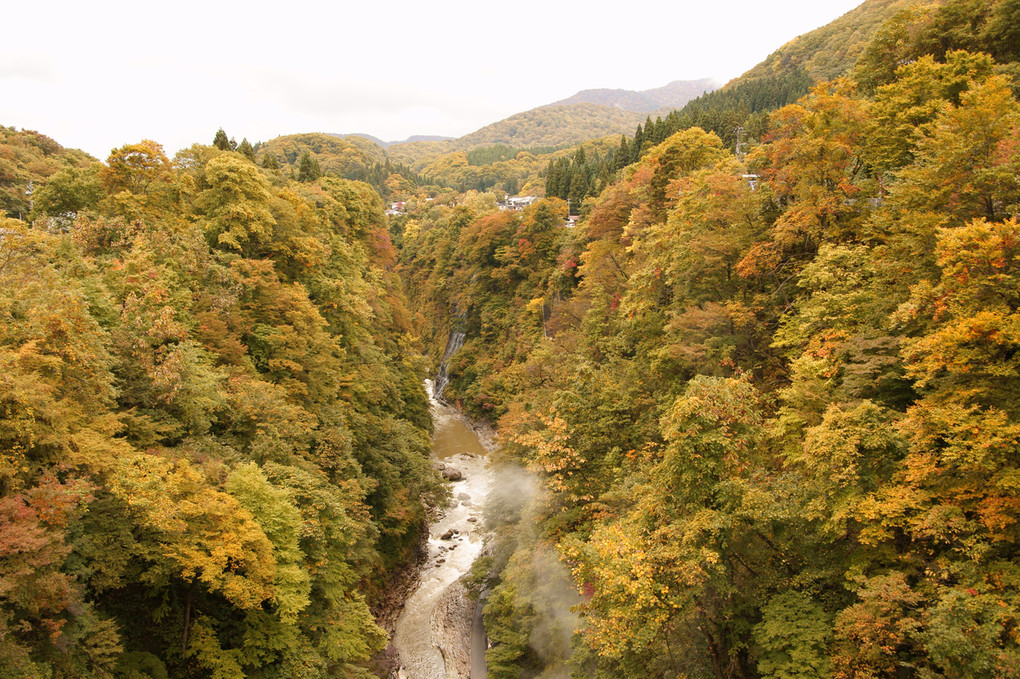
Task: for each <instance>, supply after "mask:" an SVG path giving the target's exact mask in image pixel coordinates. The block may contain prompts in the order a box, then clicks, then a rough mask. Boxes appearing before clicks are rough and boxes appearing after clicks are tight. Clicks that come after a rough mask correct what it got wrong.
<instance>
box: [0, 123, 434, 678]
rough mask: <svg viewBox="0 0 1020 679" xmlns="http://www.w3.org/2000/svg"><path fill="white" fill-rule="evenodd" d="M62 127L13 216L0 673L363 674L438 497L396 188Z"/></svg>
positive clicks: (3, 436)
mask: <svg viewBox="0 0 1020 679" xmlns="http://www.w3.org/2000/svg"><path fill="white" fill-rule="evenodd" d="M7 137H8V139H10V137H11V135H7ZM219 138H220V135H217V139H218V140H219ZM24 139H28V141H30V142H31V141H32V140H34V139H42V140H43V141H44V142H45V141H47V140H46V138H44V137H41V136H32V135H29V134H21V135H15V136H14V140H13V141H14V143H17V142H19V140H24ZM224 139H225V137H224ZM11 143H12V142H11V141H8V144H11ZM50 146H52V147H53V148H50ZM15 148H17V147H16V146H15ZM57 149H59V147H56V145H55V144H50V145H49V146H44V147H42V150H43V152H44V154H45V155H44V157H43V159H42V160H40V161H39V162H38V163H36V164H34V165H31V166H30V168H31V169H32V171H35V172H37V173H38V174H39V175H43V176H46V175H48V182H47V183H46V184H45V185H44V186H41V187H38V188H37V189H36V191H35V192H34V194H33V198H34V210H33V212H32V213H31V216H30V215H28V214H25V215H24V217H25V220H24V221H21V220H17V219H10V218H4V219H3V221H2V223H0V676H4V677H38V678H42V677H67V678H71V677H74V678H84V677H131V678H132V679H138V678H140V677H151V678H153V679H160V678H164V679H165V678H166V677H224V678H227V677H230V678H236V677H244V676H249V677H354V676H367V675H366V671H365V670H364V669H363V666H364V663H365V662H366V661H368V660H369V658H370V657H371V656H372V655H373V654H374V653H376V652H377V651H378V650H379V649H380V648H382V646H383V645H384V644H385V641H386V639H385V633H384V632H383V631H382V630H381V629H380V628H379V627H378V626H377V625H376V623H375V620H374V619H373V616H372V614H371V613H370V610H369V603H370V602H372V601H374V600H375V599H376V598H377V597H378V595H379V593H380V591H381V589H382V588H383V586H384V584H385V582H386V579H387V578H388V577H389V575H390V574H391V573H392V572H393V571H394V570H395V569H396V568H397V567H398V566H400V565H402V564H404V563H406V562H407V561H408V559H409V558H410V557H411V555H413V553H414V552H415V550H416V548H417V543H418V540H419V537H420V531H421V529H422V525H423V517H424V512H425V506H424V503H427V502H430V501H436V500H438V499H440V498H441V496H442V491H441V487H440V486H439V484H438V482H437V479H436V478H435V473H434V471H433V470H432V468H431V467H430V466H429V464H428V462H427V454H428V447H429V433H430V429H431V421H430V417H429V412H428V404H427V400H426V396H425V393H424V390H423V388H422V384H421V376H422V365H421V364H420V359H419V357H418V353H417V351H416V349H415V343H414V341H413V336H412V327H411V315H410V313H409V312H408V309H407V307H406V303H405V300H404V297H403V294H402V292H401V288H400V283H399V280H398V279H397V278H396V276H395V274H394V273H393V265H394V263H395V252H394V250H393V247H392V245H391V244H390V241H389V238H388V236H387V232H386V218H385V215H384V214H383V210H382V204H381V201H380V199H379V197H378V195H377V194H376V193H375V192H374V191H372V189H371V188H369V187H368V186H367V185H365V184H361V183H358V182H352V181H348V180H345V179H341V178H338V177H335V176H330V177H324V178H322V179H319V180H316V181H306V182H302V183H299V182H292V181H290V180H288V179H286V178H284V176H283V175H281V173H279V172H277V171H275V170H263V169H260V168H259V167H257V166H256V165H255V164H254V163H253V162H252V161H251V160H250V159H249V158H248V157H246V156H245V154H244V153H242V152H240V151H230V150H226V151H224V150H220V149H217V148H215V147H211V146H194V147H192V148H191V149H188V150H186V151H184V152H182V153H180V154H179V155H178V156H177V157H176V158H175V159H173V160H170V159H169V158H167V157H166V156H165V155H164V153H163V151H162V149H161V148H160V146H159V145H158V144H156V143H154V142H151V141H142V142H139V143H137V144H131V145H127V146H124V147H122V148H119V149H115V150H114V151H113V153H112V154H111V155H110V157H109V158H108V159H107V160H106V162H105V163H102V164H100V163H95V162H93V163H91V164H85V165H83V164H82V163H81V162H80V159H79V158H77V157H76V156H73V155H72V156H71V159H72V160H73V161H74V162H64V163H62V164H63V165H64V167H63V169H58V170H57V171H56V172H52V171H51V168H50V166H49V165H46V166H45V167H44V165H43V164H44V163H50V164H53V165H57V166H58V168H59V165H60V163H58V161H59V159H60V158H61V156H60V155H59V154H58V152H57ZM49 158H55V159H56V160H48V159H49ZM29 217H31V222H30V221H28V220H29ZM430 498H431V499H432V500H430Z"/></svg>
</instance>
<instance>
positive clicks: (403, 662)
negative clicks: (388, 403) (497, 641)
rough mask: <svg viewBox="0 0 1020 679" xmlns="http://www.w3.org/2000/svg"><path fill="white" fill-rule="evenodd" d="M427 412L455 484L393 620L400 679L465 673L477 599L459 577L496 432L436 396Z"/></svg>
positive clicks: (437, 451)
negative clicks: (415, 582)
mask: <svg viewBox="0 0 1020 679" xmlns="http://www.w3.org/2000/svg"><path fill="white" fill-rule="evenodd" d="M432 416H433V421H434V423H435V434H434V436H433V449H432V451H433V452H432V456H433V459H434V461H435V463H436V464H437V465H440V471H441V472H443V475H444V477H446V478H447V479H448V480H450V483H452V485H453V488H452V491H453V500H452V502H451V503H450V506H449V507H448V508H446V509H445V510H444V511H443V512H442V513H441V514H440V515H439V516H438V517H437V518H436V520H435V521H433V522H432V524H431V525H430V526H429V538H428V541H427V543H426V544H425V549H426V554H425V555H424V559H423V561H422V564H421V567H420V571H419V573H420V575H419V578H418V585H417V587H416V589H415V590H414V591H413V592H412V593H411V595H410V596H409V597H408V598H407V600H406V602H405V604H404V608H403V611H402V612H401V613H400V616H399V618H398V619H397V621H396V625H395V631H394V634H393V643H392V648H393V650H394V651H395V652H396V655H397V658H398V662H399V669H398V670H397V672H396V676H397V677H400V678H401V679H447V678H449V679H468V678H469V677H470V676H471V669H470V650H471V634H472V621H473V618H474V613H475V602H474V600H473V599H472V598H471V597H470V596H469V595H468V593H467V591H466V590H465V588H464V587H463V585H462V584H461V583H460V582H459V580H460V578H461V577H463V576H464V575H465V574H466V573H467V572H468V571H470V569H471V565H472V564H473V563H474V561H475V559H476V558H477V557H478V555H479V554H480V553H481V551H482V549H483V547H484V539H485V527H484V521H483V520H482V508H483V506H484V504H485V502H486V499H487V498H488V495H489V490H490V489H491V487H492V481H493V479H492V471H491V470H490V468H489V459H488V453H489V451H490V450H492V449H493V447H494V445H495V436H494V434H493V432H492V431H491V429H488V428H485V427H472V426H471V424H470V423H469V422H468V421H467V420H466V419H465V418H464V417H463V416H461V415H460V413H458V412H457V411H456V410H455V409H453V408H451V407H449V406H447V405H445V404H442V403H439V402H436V401H433V404H432Z"/></svg>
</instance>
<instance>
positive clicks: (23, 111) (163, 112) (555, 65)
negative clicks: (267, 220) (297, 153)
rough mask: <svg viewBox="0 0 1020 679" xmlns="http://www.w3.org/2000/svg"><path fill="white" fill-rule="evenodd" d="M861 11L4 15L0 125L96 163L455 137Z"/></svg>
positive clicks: (82, 6)
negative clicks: (154, 152)
mask: <svg viewBox="0 0 1020 679" xmlns="http://www.w3.org/2000/svg"><path fill="white" fill-rule="evenodd" d="M858 4H860V0H821V1H819V0H770V1H769V2H763V1H762V0H720V1H718V2H711V1H709V2H706V1H705V0H697V1H689V0H677V1H674V2H662V0H655V1H651V0H630V1H629V2H603V1H601V0H588V1H586V2H555V0H518V1H517V2H509V3H484V2H478V1H477V0H472V1H469V0H437V1H434V2H427V1H418V2H407V1H405V0H395V1H392V2H378V1H377V0H366V1H365V2H359V3H351V2H317V1H314V0H290V1H289V2H288V1H286V0H284V1H280V0H276V1H275V2H271V3H270V2H264V1H262V0H252V1H251V2H247V3H222V2H217V1H216V0H206V1H204V2H199V1H196V0H172V1H168V2H161V3H158V4H157V3H151V2H145V0H129V1H120V0H93V1H91V2H82V1H81V0H75V1H73V2H69V1H59V0H12V2H9V3H6V6H5V8H4V12H3V13H4V21H5V30H4V37H3V39H2V40H0V124H3V125H8V126H10V125H13V126H15V127H18V128H27V129H34V130H38V131H39V132H42V133H43V134H46V135H49V136H50V137H53V138H54V139H56V141H58V142H59V143H61V144H63V145H64V146H70V147H75V148H81V149H84V150H85V151H88V152H89V153H91V154H93V155H95V156H97V157H98V158H100V159H105V158H106V156H107V155H108V154H109V152H110V149H112V148H114V147H117V146H121V145H123V144H127V143H132V142H135V141H139V140H141V139H154V140H156V141H157V142H159V143H161V144H163V146H164V147H165V148H166V150H167V152H168V154H170V155H172V154H173V153H175V152H176V151H177V150H178V149H181V148H184V147H187V146H190V145H191V144H192V143H194V142H202V143H211V141H212V138H213V135H214V133H215V132H216V129H217V128H219V127H223V128H224V129H225V130H226V131H227V133H228V134H229V135H231V136H233V137H235V138H236V139H237V140H238V141H240V140H241V138H242V137H247V138H248V139H249V140H250V141H251V142H253V143H254V142H256V141H265V140H268V139H271V138H273V137H276V136H279V135H282V134H292V133H297V132H367V133H369V134H373V135H375V136H377V137H380V138H382V139H387V140H398V139H404V138H406V137H408V136H409V135H412V134H441V135H447V136H453V137H457V136H461V135H464V134H467V133H469V132H473V131H474V130H476V129H478V128H480V127H483V126H484V125H487V124H489V123H492V122H495V121H497V120H501V119H503V118H506V117H508V116H510V115H513V114H514V113H518V112H521V111H526V110H528V109H531V108H534V107H536V106H541V105H543V104H548V103H551V102H553V101H556V100H558V99H562V98H565V97H568V96H570V95H572V94H574V93H575V92H577V91H578V90H582V89H588V88H597V87H612V88H624V89H632V90H642V89H649V88H653V87H660V86H662V85H665V84H666V83H668V82H670V81H673V80H692V79H697V78H703V77H717V78H720V79H723V80H727V79H729V78H733V77H736V76H738V75H740V74H741V73H743V72H744V71H746V70H747V69H749V68H751V67H752V66H754V65H755V64H756V63H758V62H759V61H761V60H762V59H764V58H765V57H766V56H768V54H769V53H771V52H772V51H774V50H775V49H776V48H778V47H779V46H780V45H782V44H783V43H785V42H787V41H788V40H790V39H792V38H794V37H795V36H797V35H800V34H802V33H805V32H807V31H809V30H812V29H814V28H817V27H818V26H822V25H824V24H826V23H828V22H830V21H832V20H833V19H835V18H837V17H839V16H840V15H842V14H844V13H845V12H847V11H849V10H850V9H852V8H854V7H855V6H857V5H858Z"/></svg>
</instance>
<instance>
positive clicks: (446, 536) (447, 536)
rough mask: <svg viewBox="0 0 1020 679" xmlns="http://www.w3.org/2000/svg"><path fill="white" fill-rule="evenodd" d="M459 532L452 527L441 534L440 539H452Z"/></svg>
mask: <svg viewBox="0 0 1020 679" xmlns="http://www.w3.org/2000/svg"><path fill="white" fill-rule="evenodd" d="M456 534H457V531H456V530H454V529H453V528H451V529H450V530H448V531H446V532H445V533H443V534H442V535H441V536H440V538H439V539H440V540H452V539H453V536H454V535H456Z"/></svg>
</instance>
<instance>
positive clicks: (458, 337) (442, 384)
mask: <svg viewBox="0 0 1020 679" xmlns="http://www.w3.org/2000/svg"><path fill="white" fill-rule="evenodd" d="M462 346H464V331H463V330H451V331H450V338H449V339H448V340H446V351H444V352H443V360H442V362H441V363H440V364H439V374H438V375H436V381H435V383H434V385H433V396H434V397H435V399H436V400H437V401H442V402H443V403H446V401H443V391H444V390H445V389H446V385H447V384H449V383H450V376H449V375H448V374H447V372H446V368H447V365H448V364H449V363H450V358H452V357H453V355H454V354H455V353H457V352H458V351H459V350H460V348H461V347H462Z"/></svg>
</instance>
